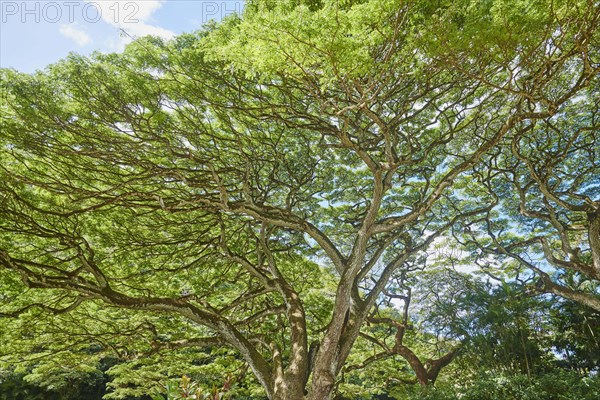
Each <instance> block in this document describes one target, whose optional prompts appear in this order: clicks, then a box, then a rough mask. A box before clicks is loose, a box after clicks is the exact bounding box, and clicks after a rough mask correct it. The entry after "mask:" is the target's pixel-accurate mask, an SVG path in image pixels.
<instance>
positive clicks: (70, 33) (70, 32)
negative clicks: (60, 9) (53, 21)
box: [58, 23, 92, 46]
mask: <svg viewBox="0 0 600 400" xmlns="http://www.w3.org/2000/svg"><path fill="white" fill-rule="evenodd" d="M58 30H59V32H60V33H61V35H63V36H65V37H67V38H69V39H71V40H74V41H75V42H76V43H77V44H78V45H80V46H85V45H86V44H88V43H91V42H92V38H91V37H90V35H88V34H87V33H85V31H83V30H82V29H80V28H77V27H76V24H75V23H72V24H62V25H60V27H59V28H58Z"/></svg>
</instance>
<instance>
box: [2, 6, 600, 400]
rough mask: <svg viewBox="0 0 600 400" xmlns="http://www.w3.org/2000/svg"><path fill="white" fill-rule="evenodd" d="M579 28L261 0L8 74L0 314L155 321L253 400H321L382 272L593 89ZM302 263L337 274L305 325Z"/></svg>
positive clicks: (569, 16) (584, 13)
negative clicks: (178, 333)
mask: <svg viewBox="0 0 600 400" xmlns="http://www.w3.org/2000/svg"><path fill="white" fill-rule="evenodd" d="M550 5H551V7H550ZM484 15H485V16H489V17H486V20H485V22H483V23H482V22H481V17H482V16H484ZM597 18H598V10H597V7H596V6H595V4H594V3H592V2H579V3H577V4H576V5H575V6H573V5H572V4H571V3H569V4H567V3H566V2H565V3H562V2H558V3H556V2H553V3H552V4H550V2H535V3H529V2H523V3H522V4H520V5H519V7H513V6H512V2H507V1H494V2H487V3H484V4H483V3H479V2H473V3H471V2H470V1H462V2H458V3H452V5H444V4H442V5H434V4H431V3H430V2H428V1H414V2H412V1H411V2H404V1H383V0H371V1H348V2H341V3H338V2H337V1H323V2H311V4H310V5H309V6H307V5H304V4H299V3H298V2H296V1H290V2H288V1H284V2H276V3H272V2H268V1H265V2H262V1H260V2H252V3H251V4H249V6H248V7H247V11H246V12H245V15H244V16H243V18H237V17H233V18H230V19H228V20H226V21H224V22H223V23H222V24H220V25H218V26H216V27H213V28H210V29H208V30H206V31H202V32H199V33H198V34H191V35H183V36H180V37H178V38H176V39H174V40H173V41H171V42H168V43H164V42H161V41H160V40H157V39H151V38H150V39H142V40H138V41H137V42H135V43H133V44H132V45H131V46H129V47H128V48H127V49H126V51H125V52H124V53H123V54H120V55H115V54H112V55H101V54H95V55H94V56H92V57H91V58H85V57H79V56H75V55H72V56H70V57H69V58H68V59H66V60H65V61H63V62H61V63H58V64H56V65H53V66H50V67H49V68H47V69H46V71H44V72H40V73H36V74H34V75H24V74H20V73H17V72H15V71H10V70H3V71H2V84H1V88H2V104H1V106H0V107H1V109H2V120H1V124H2V126H1V128H2V136H1V137H0V152H1V155H2V168H1V169H0V178H1V179H0V182H1V183H0V193H1V194H2V199H1V202H2V207H1V208H0V232H1V234H0V265H1V266H2V267H3V275H6V276H7V278H6V279H7V282H8V284H9V285H10V286H11V287H12V289H11V291H12V295H10V296H9V297H5V298H4V301H3V304H2V309H3V311H2V312H3V314H6V315H11V316H18V315H20V314H23V313H27V312H29V311H30V310H32V309H36V310H43V311H47V312H51V313H54V314H68V313H71V312H74V311H75V310H78V309H80V308H81V307H98V308H103V307H115V308H124V309H128V310H130V311H131V312H135V313H139V315H154V314H155V313H168V314H169V315H173V316H175V318H177V319H181V321H185V322H187V323H188V324H190V328H189V331H187V332H186V333H185V336H186V337H185V339H182V340H187V341H188V343H193V344H194V345H196V346H199V347H206V346H212V345H216V344H219V345H226V346H229V347H231V348H233V349H235V350H236V351H237V352H238V353H239V355H240V357H242V358H243V359H244V361H245V362H247V363H248V365H249V367H250V368H251V370H252V372H253V374H254V375H255V377H256V379H257V380H258V382H259V383H260V384H261V386H262V387H263V389H264V391H265V393H266V395H267V397H269V398H270V399H299V398H302V397H303V396H304V392H305V387H306V382H307V379H308V378H309V375H312V381H311V384H310V385H309V386H308V389H309V390H308V396H309V398H310V399H319V400H321V399H327V398H329V397H330V395H331V392H332V390H333V387H334V384H335V380H336V377H337V375H338V374H339V372H340V371H341V369H342V368H343V366H344V363H345V361H346V359H347V357H348V356H349V354H350V352H351V349H352V347H353V345H354V343H355V341H356V339H357V337H358V336H359V334H360V330H361V327H362V326H363V324H364V323H365V321H366V320H367V319H368V317H369V315H370V314H371V312H372V309H373V307H374V306H375V304H376V303H377V302H378V300H379V299H380V298H381V295H382V293H383V292H384V289H385V288H386V286H387V284H388V281H389V279H390V278H391V277H392V276H393V275H394V273H395V272H396V271H397V270H398V269H399V268H400V267H401V266H402V265H403V264H404V263H405V262H406V261H407V260H410V259H411V258H412V257H415V256H417V255H418V254H419V253H420V252H422V251H424V250H425V249H427V248H428V246H430V245H431V243H433V241H434V240H435V239H436V238H437V237H439V236H440V235H442V234H443V233H444V232H445V231H447V230H448V229H449V228H450V227H452V226H454V225H456V224H457V223H458V222H460V221H463V220H470V219H472V218H475V217H476V216H478V215H480V214H482V213H487V212H490V210H491V207H492V206H494V204H495V202H494V201H495V199H496V198H495V196H494V195H493V194H490V193H486V192H485V191H484V190H481V189H479V188H478V187H474V188H471V187H469V185H468V184H467V183H466V182H468V178H465V179H462V178H463V177H465V176H466V175H468V174H469V173H470V172H469V171H470V170H471V169H472V168H473V167H474V166H477V165H479V163H480V162H481V161H482V160H483V159H485V157H486V155H487V154H488V153H489V152H490V151H491V150H493V149H494V148H495V147H496V146H498V145H500V144H501V143H503V140H504V139H505V138H507V137H508V135H509V134H511V135H512V134H514V133H515V132H516V134H518V133H519V132H521V130H522V127H523V126H528V125H530V124H535V121H537V120H539V119H547V118H550V117H552V116H554V115H557V113H561V112H563V108H564V107H568V105H569V102H570V101H571V100H572V99H573V98H575V97H576V96H577V95H578V94H579V93H580V92H581V91H582V90H584V89H585V88H586V87H588V86H589V85H590V84H591V83H592V81H593V79H594V78H595V76H596V74H597V72H598V68H597V64H596V63H595V61H594V60H595V58H594V57H596V53H594V52H595V51H597V47H594V45H595V43H596V42H595V40H596V39H597V36H598V34H597V26H598V24H597ZM555 48H558V49H560V51H554V50H553V49H555ZM448 60H450V61H451V62H450V63H449V61H448ZM457 60H460V65H459V66H458V67H457ZM459 67H460V68H459ZM532 74H533V76H534V79H532V78H531V77H532ZM314 261H318V262H319V264H321V265H322V266H323V267H324V268H326V269H327V271H328V272H329V273H330V274H332V275H333V276H334V287H335V290H334V291H333V293H331V298H330V301H331V308H329V310H328V312H327V313H325V315H326V317H325V318H323V319H321V317H319V318H317V317H315V316H314V315H320V316H322V315H323V313H318V312H314V313H313V312H310V313H309V310H308V309H307V302H306V297H307V296H309V293H310V288H311V286H310V283H311V282H314V279H313V278H312V277H314V276H318V275H319V273H320V270H319V267H318V266H317V265H316V264H315V262H314ZM307 276H308V278H307ZM25 288H29V289H31V290H25ZM313 314H314V315H313ZM167 329H168V328H167ZM275 332H277V334H275ZM116 334H117V335H118V334H119V333H116ZM178 339H179V338H178ZM312 339H315V340H314V341H313V340H312ZM175 340H176V339H175V337H168V338H167V339H166V342H172V343H174V342H175ZM309 341H310V342H312V343H311V344H310V345H309ZM310 348H312V349H313V351H310V350H309V349H310ZM313 354H314V357H312V356H313Z"/></svg>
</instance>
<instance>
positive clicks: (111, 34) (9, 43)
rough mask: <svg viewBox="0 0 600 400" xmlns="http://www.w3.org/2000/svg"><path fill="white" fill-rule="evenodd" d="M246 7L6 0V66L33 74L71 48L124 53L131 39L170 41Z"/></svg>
mask: <svg viewBox="0 0 600 400" xmlns="http://www.w3.org/2000/svg"><path fill="white" fill-rule="evenodd" d="M242 8H243V0H168V1H165V0H137V1H132V0H79V1H77V0H57V1H48V0H0V67H1V68H15V69H16V70H19V71H22V72H27V73H31V72H34V71H36V70H38V69H43V68H44V67H45V66H47V65H49V64H52V63H54V62H56V61H58V60H60V59H62V58H64V57H66V56H67V55H68V54H69V53H70V52H75V53H79V54H90V53H91V52H93V51H96V50H98V51H101V52H119V51H122V50H123V48H124V46H125V44H126V43H128V42H129V41H131V38H130V37H141V36H145V35H157V36H160V37H163V38H167V39H168V38H171V37H173V36H175V35H177V34H180V33H183V32H192V31H195V30H197V29H199V28H201V27H202V25H203V24H205V23H206V22H208V21H209V20H211V19H214V20H217V21H218V20H220V19H221V18H223V17H224V16H226V15H229V14H232V13H235V12H240V11H241V10H242ZM122 30H124V31H125V32H127V34H124V33H123V32H122Z"/></svg>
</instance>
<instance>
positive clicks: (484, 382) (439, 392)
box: [409, 370, 600, 400]
mask: <svg viewBox="0 0 600 400" xmlns="http://www.w3.org/2000/svg"><path fill="white" fill-rule="evenodd" d="M598 396H600V379H599V378H598V377H583V378H582V377H581V376H580V375H579V374H577V373H576V372H573V371H561V370H556V371H553V372H550V373H546V374H542V375H539V376H535V377H532V378H528V377H527V376H526V375H495V374H486V373H483V376H480V377H477V378H474V379H473V380H470V381H468V382H461V383H460V384H450V383H448V384H445V385H440V386H439V387H437V388H428V389H426V390H424V391H423V390H420V393H418V394H415V395H414V397H409V398H414V399H423V400H457V399H464V400H593V399H596V398H598Z"/></svg>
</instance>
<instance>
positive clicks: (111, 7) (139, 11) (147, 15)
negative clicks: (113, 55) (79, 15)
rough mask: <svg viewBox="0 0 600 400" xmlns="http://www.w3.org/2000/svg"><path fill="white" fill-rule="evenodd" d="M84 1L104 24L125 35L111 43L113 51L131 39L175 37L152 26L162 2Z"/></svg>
mask: <svg viewBox="0 0 600 400" xmlns="http://www.w3.org/2000/svg"><path fill="white" fill-rule="evenodd" d="M86 1H87V3H89V4H92V5H93V6H94V7H96V8H97V9H98V12H99V14H100V15H101V17H102V20H103V21H104V22H106V23H108V24H110V25H112V26H113V27H115V28H118V29H119V30H123V31H125V32H126V33H127V34H126V35H120V38H119V40H118V42H114V41H111V42H112V45H111V47H113V49H115V50H122V49H123V47H124V46H125V44H127V43H129V42H130V41H131V37H133V38H137V37H142V36H146V35H153V36H159V37H161V38H163V39H171V38H172V37H173V36H175V33H173V32H172V31H170V30H168V29H165V28H162V27H160V26H157V25H153V24H152V15H153V14H154V13H155V12H156V11H157V10H158V9H159V8H160V7H162V5H163V4H164V3H165V1H164V0H138V1H132V0H113V1H91V0H86Z"/></svg>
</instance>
